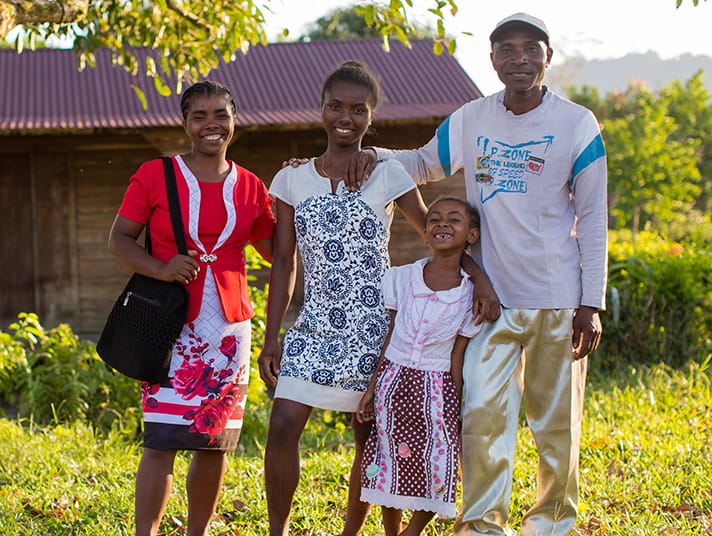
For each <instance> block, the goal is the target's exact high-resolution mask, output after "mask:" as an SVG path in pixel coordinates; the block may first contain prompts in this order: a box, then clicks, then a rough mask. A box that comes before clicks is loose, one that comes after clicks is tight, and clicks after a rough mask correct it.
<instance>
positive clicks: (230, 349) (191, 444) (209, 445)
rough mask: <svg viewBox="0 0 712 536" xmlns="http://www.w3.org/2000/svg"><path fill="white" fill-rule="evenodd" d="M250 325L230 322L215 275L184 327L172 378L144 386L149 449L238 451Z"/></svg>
mask: <svg viewBox="0 0 712 536" xmlns="http://www.w3.org/2000/svg"><path fill="white" fill-rule="evenodd" d="M250 335H251V332H250V321H249V320H245V321H242V322H235V323H227V322H226V321H225V315H224V314H223V311H222V306H221V305H220V299H219V297H218V294H217V291H216V289H215V281H214V279H213V278H212V277H207V278H206V280H205V291H204V295H203V301H202V306H201V310H200V314H199V315H198V317H197V318H196V319H195V320H194V321H193V322H190V323H188V324H185V325H184V326H183V331H182V332H181V334H180V337H179V339H178V341H177V342H176V344H175V346H174V347H173V356H172V359H171V368H170V372H169V376H168V379H167V380H165V381H164V382H163V383H161V384H149V383H145V382H144V383H143V384H142V395H143V416H144V438H143V439H144V446H145V447H148V448H153V449H160V450H221V451H230V450H234V449H235V448H236V447H237V442H238V439H239V438H240V430H241V429H242V416H243V412H244V409H245V399H246V397H247V382H248V379H249V375H250V374H249V372H250V371H249V367H250Z"/></svg>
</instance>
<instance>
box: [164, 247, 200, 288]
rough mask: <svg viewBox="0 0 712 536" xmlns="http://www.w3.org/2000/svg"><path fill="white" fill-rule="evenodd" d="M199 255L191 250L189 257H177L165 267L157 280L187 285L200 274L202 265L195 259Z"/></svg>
mask: <svg viewBox="0 0 712 536" xmlns="http://www.w3.org/2000/svg"><path fill="white" fill-rule="evenodd" d="M197 254H198V252H197V251H195V250H194V249H191V250H189V251H188V255H176V256H175V257H173V258H172V259H171V260H170V261H168V262H167V263H165V264H164V265H163V267H162V268H161V270H160V272H159V273H158V275H157V277H156V279H160V280H162V281H169V282H171V281H178V282H179V283H183V284H185V285H187V284H188V283H190V282H191V281H193V279H195V278H196V277H198V272H200V265H199V264H198V263H197V261H196V260H195V259H194V258H193V257H195V256H196V255H197Z"/></svg>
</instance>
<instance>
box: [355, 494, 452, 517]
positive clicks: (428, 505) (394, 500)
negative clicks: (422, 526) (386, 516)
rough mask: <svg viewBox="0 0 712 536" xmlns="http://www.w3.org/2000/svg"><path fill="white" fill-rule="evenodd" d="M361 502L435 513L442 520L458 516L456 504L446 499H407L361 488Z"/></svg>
mask: <svg viewBox="0 0 712 536" xmlns="http://www.w3.org/2000/svg"><path fill="white" fill-rule="evenodd" d="M361 501H363V502H367V503H369V504H380V505H381V506H386V507H388V508H398V509H399V510H423V511H424V512H435V514H436V515H437V516H438V517H440V518H452V517H455V515H457V508H456V507H455V503H451V502H446V501H445V498H444V497H443V498H442V499H426V498H424V497H406V496H402V495H392V494H390V493H385V492H383V491H378V490H375V489H370V488H361Z"/></svg>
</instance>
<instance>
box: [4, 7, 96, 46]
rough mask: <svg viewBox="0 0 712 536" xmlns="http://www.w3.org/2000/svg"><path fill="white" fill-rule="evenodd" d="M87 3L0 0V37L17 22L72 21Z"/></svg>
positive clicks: (85, 8) (81, 13)
mask: <svg viewBox="0 0 712 536" xmlns="http://www.w3.org/2000/svg"><path fill="white" fill-rule="evenodd" d="M88 5H89V0H0V38H4V37H5V36H6V35H7V33H8V32H9V31H10V30H12V28H13V27H15V26H16V25H17V24H33V23H36V24H41V23H44V22H50V23H56V24H61V23H70V22H74V21H76V20H77V19H79V18H80V17H81V16H82V15H84V13H86V10H87V6H88Z"/></svg>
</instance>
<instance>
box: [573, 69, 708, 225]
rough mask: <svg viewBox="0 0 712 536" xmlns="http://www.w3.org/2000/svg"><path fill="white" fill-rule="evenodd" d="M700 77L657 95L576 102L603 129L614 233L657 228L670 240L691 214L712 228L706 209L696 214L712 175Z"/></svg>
mask: <svg viewBox="0 0 712 536" xmlns="http://www.w3.org/2000/svg"><path fill="white" fill-rule="evenodd" d="M701 76H702V74H701V73H698V74H697V75H696V76H695V77H693V78H692V79H691V80H690V81H689V82H688V83H687V84H686V86H685V87H684V88H683V87H682V86H681V85H680V84H679V83H678V82H673V83H672V84H671V85H670V86H669V87H668V88H665V89H664V90H662V91H661V92H660V93H659V94H655V93H653V92H651V91H649V90H648V89H647V88H645V87H643V86H640V85H631V86H630V87H629V88H628V89H627V90H626V91H625V92H614V93H610V94H609V95H607V97H606V98H605V99H601V98H600V96H599V95H598V92H597V91H596V90H595V89H591V88H583V89H581V90H580V91H578V92H576V91H574V92H573V94H572V95H571V96H572V99H574V100H575V101H576V102H579V103H581V104H583V105H584V106H587V107H589V108H590V109H592V110H593V111H594V113H595V114H596V116H597V117H598V119H599V121H601V123H602V134H603V138H604V141H605V144H606V153H607V154H608V180H609V188H608V189H609V196H610V200H611V203H610V205H611V206H610V214H611V220H612V226H613V228H615V229H622V228H626V227H627V228H630V229H631V230H632V232H633V233H634V234H635V233H637V232H639V231H640V230H641V229H645V228H655V229H658V230H660V231H661V232H663V233H664V234H665V235H666V236H668V237H671V238H673V237H672V236H671V235H672V232H673V230H674V229H677V230H678V231H679V230H680V223H681V222H684V221H685V220H687V219H688V217H689V215H690V214H695V215H696V216H697V217H698V218H699V219H701V220H703V221H705V220H706V221H709V214H708V213H707V214H705V212H704V209H703V210H702V211H701V210H700V208H703V205H704V204H705V201H702V202H701V205H700V206H699V207H698V208H696V205H697V204H698V203H700V201H699V200H700V195H701V194H703V193H704V192H705V191H706V190H708V189H709V186H706V184H707V183H708V182H710V181H709V180H704V179H703V175H702V174H701V171H704V172H705V173H709V172H712V165H711V164H712V158H708V157H709V156H712V135H710V134H709V133H708V129H709V128H712V102H711V101H710V95H709V94H708V93H707V92H706V91H705V90H704V85H703V83H702V78H701ZM708 117H709V118H710V119H709V120H708V119H707V118H708ZM708 153H710V154H708ZM707 178H709V177H707ZM703 188H704V190H703ZM703 197H704V196H703ZM677 238H680V237H677Z"/></svg>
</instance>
